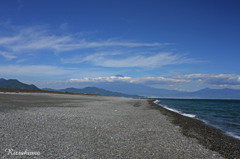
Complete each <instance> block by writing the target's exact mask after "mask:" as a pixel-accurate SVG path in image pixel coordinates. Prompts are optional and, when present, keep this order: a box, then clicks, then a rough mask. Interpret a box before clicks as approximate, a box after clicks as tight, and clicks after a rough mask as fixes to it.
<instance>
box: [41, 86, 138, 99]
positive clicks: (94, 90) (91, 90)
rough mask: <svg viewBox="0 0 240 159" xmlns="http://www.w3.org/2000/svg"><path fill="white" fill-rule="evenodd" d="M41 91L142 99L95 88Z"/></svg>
mask: <svg viewBox="0 0 240 159" xmlns="http://www.w3.org/2000/svg"><path fill="white" fill-rule="evenodd" d="M43 90H48V91H62V92H69V93H83V94H100V95H106V96H117V97H130V98H142V97H143V96H138V95H129V94H124V93H119V92H112V91H107V90H105V89H101V88H97V87H85V88H82V89H80V88H66V89H59V90H54V89H51V88H44V89H43Z"/></svg>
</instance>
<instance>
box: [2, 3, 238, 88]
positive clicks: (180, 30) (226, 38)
mask: <svg viewBox="0 0 240 159" xmlns="http://www.w3.org/2000/svg"><path fill="white" fill-rule="evenodd" d="M239 8H240V2H239V1H238V0H181V1H179V0H156V1H154V0H145V1H140V0H136V1H135V0H132V1H124V0H121V1H104V0H103V1H97V0H95V1H94V0H84V1H83V0H51V1H48V0H35V1H28V0H10V1H9V0H4V1H1V2H0V76H1V77H2V78H7V79H9V78H16V79H19V80H21V81H23V82H27V83H33V84H36V85H37V86H39V87H41V88H43V87H52V88H64V87H68V86H72V85H74V86H76V87H83V86H86V85H91V84H96V83H100V82H119V81H120V82H127V83H134V84H143V85H147V86H151V87H156V88H167V89H176V90H187V91H192V90H198V89H201V88H204V87H211V88H237V89H240V69H239V68H240V64H239V59H240V29H239V28H240V20H239V19H240V10H239ZM118 74H120V75H123V76H125V77H115V76H114V75H118Z"/></svg>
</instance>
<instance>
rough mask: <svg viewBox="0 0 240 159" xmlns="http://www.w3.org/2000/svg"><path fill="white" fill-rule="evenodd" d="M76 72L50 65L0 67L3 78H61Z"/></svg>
mask: <svg viewBox="0 0 240 159" xmlns="http://www.w3.org/2000/svg"><path fill="white" fill-rule="evenodd" d="M74 73H76V70H74V69H71V68H69V69H68V68H63V67H57V66H49V65H0V74H1V75H2V76H30V77H40V76H42V77H44V76H59V75H67V74H74Z"/></svg>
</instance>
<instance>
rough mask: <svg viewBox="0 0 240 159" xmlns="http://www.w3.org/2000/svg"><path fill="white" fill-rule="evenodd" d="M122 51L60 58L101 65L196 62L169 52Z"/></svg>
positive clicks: (159, 65)
mask: <svg viewBox="0 0 240 159" xmlns="http://www.w3.org/2000/svg"><path fill="white" fill-rule="evenodd" d="M122 54H124V53H119V52H117V53H116V52H112V53H95V54H92V55H88V56H86V57H81V56H80V57H74V58H70V59H62V62H63V63H83V62H87V63H91V64H93V65H96V66H103V67H161V66H165V65H172V64H183V63H193V62H196V60H194V59H190V58H187V57H185V56H183V55H177V54H173V53H171V52H162V53H157V54H154V55H148V54H145V55H136V54H135V55H134V54H133V55H130V56H127V57H121V55H122Z"/></svg>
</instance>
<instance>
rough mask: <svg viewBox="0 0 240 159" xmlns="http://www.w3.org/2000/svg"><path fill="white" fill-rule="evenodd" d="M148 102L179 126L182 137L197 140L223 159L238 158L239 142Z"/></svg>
mask: <svg viewBox="0 0 240 159" xmlns="http://www.w3.org/2000/svg"><path fill="white" fill-rule="evenodd" d="M148 102H149V104H150V105H151V106H152V108H153V109H157V110H159V111H160V112H161V113H162V114H163V115H166V116H167V117H168V119H169V120H170V121H171V122H172V123H173V124H174V125H177V126H179V127H180V128H181V133H182V134H183V135H185V136H187V137H190V138H195V139H197V140H198V142H199V143H200V144H201V145H203V146H205V147H206V148H208V149H210V150H212V151H216V152H218V153H220V154H221V155H223V157H225V158H229V159H231V158H238V157H239V156H240V140H238V139H236V138H234V137H232V136H229V135H227V134H226V133H225V132H223V131H222V130H220V129H217V128H215V127H213V126H210V125H207V124H206V123H204V122H203V121H200V120H197V119H194V118H191V117H187V116H184V115H182V114H179V113H177V112H174V111H170V110H168V109H166V108H164V107H163V106H160V105H158V104H156V103H154V100H153V99H150V100H148Z"/></svg>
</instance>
